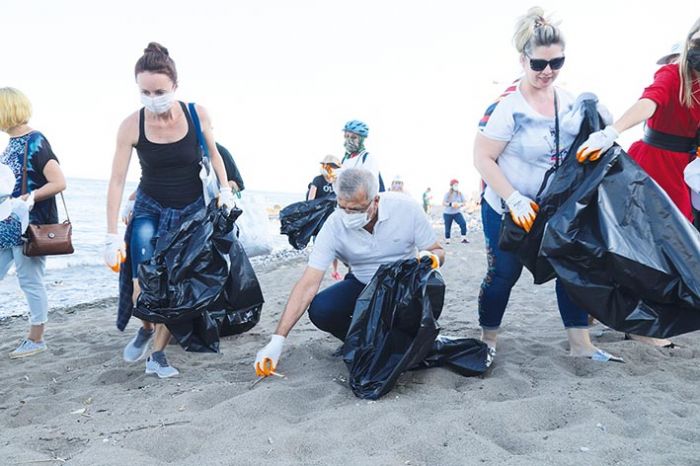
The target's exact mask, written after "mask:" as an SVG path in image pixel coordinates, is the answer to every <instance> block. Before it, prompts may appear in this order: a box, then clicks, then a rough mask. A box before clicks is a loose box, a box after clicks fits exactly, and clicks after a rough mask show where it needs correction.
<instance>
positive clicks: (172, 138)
mask: <svg viewBox="0 0 700 466" xmlns="http://www.w3.org/2000/svg"><path fill="white" fill-rule="evenodd" d="M134 74H135V76H136V83H137V85H138V87H139V90H140V93H141V102H142V103H143V105H144V108H142V109H141V110H140V111H138V112H135V113H133V114H132V115H130V116H129V117H128V118H127V119H126V120H124V122H123V123H122V125H121V127H120V128H119V133H118V136H117V149H116V153H115V156H114V162H113V164H112V175H111V178H110V182H109V191H108V196H107V231H108V233H107V240H106V242H105V262H107V265H108V266H109V267H110V268H112V270H114V271H119V272H120V273H121V275H120V289H119V294H120V296H119V317H118V322H117V326H118V327H119V328H120V329H123V328H124V327H125V326H126V323H127V322H128V319H129V316H130V315H131V311H132V309H133V305H134V304H135V301H136V297H137V296H138V295H139V292H140V289H139V284H138V280H137V276H138V266H139V264H141V263H143V262H145V261H147V260H149V259H150V258H151V256H152V255H153V251H154V241H153V239H154V237H155V236H156V235H157V234H158V233H159V231H160V232H164V231H167V229H169V228H175V229H176V228H177V227H178V226H179V223H178V219H180V218H184V217H186V216H187V215H190V214H191V213H193V212H197V211H198V210H200V209H203V208H205V206H204V201H203V197H202V181H201V180H200V178H199V172H200V169H201V165H200V162H201V160H202V150H201V148H200V145H199V141H198V138H197V132H196V129H195V126H194V123H193V120H192V118H191V115H190V114H189V111H188V109H187V107H186V106H185V104H183V103H182V102H178V101H175V99H174V97H173V96H174V92H175V89H176V88H177V71H176V69H175V63H174V62H173V60H172V59H171V58H170V56H169V55H168V51H167V49H166V48H165V47H163V46H161V45H159V44H156V43H154V42H152V43H150V44H149V45H148V48H146V50H145V51H144V54H143V56H142V57H141V58H140V59H139V60H138V62H137V63H136V67H135V72H134ZM196 110H197V114H198V116H199V120H200V123H201V129H202V133H203V138H204V141H205V143H206V145H207V149H208V152H209V155H210V157H211V165H212V167H213V168H214V171H215V173H216V175H217V178H218V180H219V185H220V186H222V187H221V188H220V192H219V196H218V203H219V206H224V207H228V208H232V207H233V206H234V205H235V204H234V201H233V193H232V192H231V188H230V187H229V185H228V182H227V177H226V170H225V168H224V163H223V160H222V159H221V155H219V152H218V151H217V149H216V145H215V142H214V135H213V134H212V130H211V121H210V119H209V115H208V114H207V111H206V110H205V109H204V108H202V107H199V106H197V108H196ZM133 148H136V152H137V154H138V158H139V163H140V165H141V181H140V183H139V188H138V191H137V196H136V203H135V206H134V210H133V216H132V218H131V220H130V225H129V228H128V229H127V232H128V233H127V234H128V238H124V240H122V238H121V237H119V236H118V235H117V223H118V214H119V205H120V203H121V198H122V194H123V191H124V183H125V179H126V173H127V169H128V167H129V160H130V159H131V153H132V149H133ZM125 242H128V246H129V247H128V256H129V257H127V248H126V245H125ZM125 259H128V260H129V266H126V265H127V264H125V266H121V264H122V263H123V262H124V261H125ZM153 335H155V338H154V342H153V353H152V354H151V356H150V357H149V358H148V360H147V362H146V373H147V374H156V375H158V377H161V378H164V377H172V376H175V375H177V374H178V371H177V369H175V368H173V367H172V366H170V365H168V362H167V360H166V358H165V353H164V352H163V350H164V349H165V347H166V346H167V344H168V342H169V341H170V332H169V331H168V329H167V328H166V327H165V325H154V324H152V323H150V322H143V325H142V327H141V328H140V329H139V331H138V333H137V334H136V335H135V336H134V337H133V338H132V340H131V341H130V342H129V344H128V345H127V346H126V348H124V359H125V360H126V361H129V362H133V361H137V360H140V359H142V358H143V357H145V355H146V353H147V352H148V342H149V340H150V339H151V337H153Z"/></svg>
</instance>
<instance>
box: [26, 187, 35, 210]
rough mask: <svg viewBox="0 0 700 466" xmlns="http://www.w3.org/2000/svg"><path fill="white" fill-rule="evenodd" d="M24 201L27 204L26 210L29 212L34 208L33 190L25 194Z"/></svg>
mask: <svg viewBox="0 0 700 466" xmlns="http://www.w3.org/2000/svg"><path fill="white" fill-rule="evenodd" d="M24 203H25V204H27V210H28V211H30V212H31V211H32V209H33V208H34V191H32V192H30V193H29V194H28V195H27V199H25V200H24Z"/></svg>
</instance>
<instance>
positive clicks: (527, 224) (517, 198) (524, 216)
mask: <svg viewBox="0 0 700 466" xmlns="http://www.w3.org/2000/svg"><path fill="white" fill-rule="evenodd" d="M506 204H507V205H508V209H509V210H510V216H511V218H512V219H513V222H515V224H516V225H518V226H519V227H520V228H522V229H523V230H525V231H526V232H528V233H529V232H530V228H532V224H533V223H535V218H536V217H537V212H539V210H540V207H539V206H538V205H537V203H536V202H535V201H533V200H532V199H530V198H528V197H525V196H523V195H522V194H520V192H519V191H513V194H511V195H510V196H508V199H506Z"/></svg>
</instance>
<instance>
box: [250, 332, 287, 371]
mask: <svg viewBox="0 0 700 466" xmlns="http://www.w3.org/2000/svg"><path fill="white" fill-rule="evenodd" d="M284 340H285V338H284V337H283V336H282V335H272V338H270V343H268V344H267V345H265V347H264V348H263V349H261V350H260V351H258V354H257V355H256V356H255V374H256V375H257V376H259V377H262V376H264V377H267V376H269V375H272V373H273V372H275V369H276V368H277V362H278V361H279V359H280V355H281V354H282V347H283V346H284Z"/></svg>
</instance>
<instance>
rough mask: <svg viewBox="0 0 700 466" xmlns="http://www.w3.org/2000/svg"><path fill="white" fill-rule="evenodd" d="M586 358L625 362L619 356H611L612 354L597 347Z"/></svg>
mask: <svg viewBox="0 0 700 466" xmlns="http://www.w3.org/2000/svg"><path fill="white" fill-rule="evenodd" d="M588 359H591V360H592V361H598V362H610V361H612V362H621V363H624V362H625V360H624V359H622V358H621V357H620V356H613V355H612V354H610V353H608V352H607V351H603V350H602V349H599V350H598V351H596V352H595V353H593V355H591V356H589V357H588Z"/></svg>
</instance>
